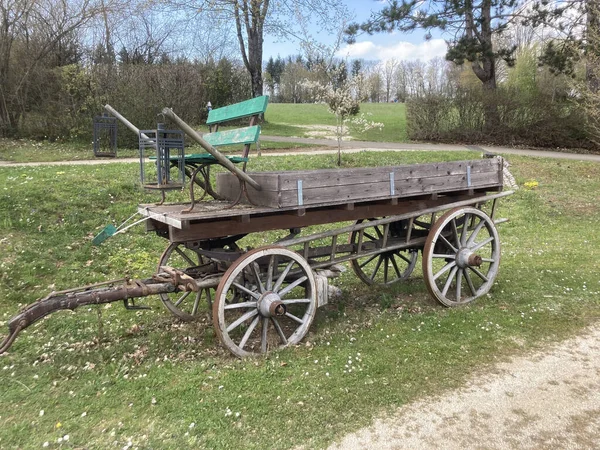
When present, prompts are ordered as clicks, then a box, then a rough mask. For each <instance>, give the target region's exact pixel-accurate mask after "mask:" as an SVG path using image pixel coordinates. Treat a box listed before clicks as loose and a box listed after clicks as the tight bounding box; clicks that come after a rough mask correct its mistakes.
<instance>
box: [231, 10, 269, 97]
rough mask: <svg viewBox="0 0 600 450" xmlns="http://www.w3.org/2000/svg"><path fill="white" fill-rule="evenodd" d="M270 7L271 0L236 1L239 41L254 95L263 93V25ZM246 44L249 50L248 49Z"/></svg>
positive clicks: (236, 23)
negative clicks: (243, 31)
mask: <svg viewBox="0 0 600 450" xmlns="http://www.w3.org/2000/svg"><path fill="white" fill-rule="evenodd" d="M268 9H269V0H242V1H241V2H238V1H235V6H234V13H235V26H236V30H237V38H238V43H239V44H240V50H241V52H242V60H243V61H244V66H246V69H247V70H248V73H249V74H250V80H251V83H252V97H258V96H260V95H263V80H262V55H263V41H264V38H263V26H264V23H265V18H266V16H267V12H268ZM242 24H243V26H244V29H245V30H246V36H247V39H248V42H247V43H246V42H245V39H244V34H243V33H242ZM246 46H247V47H248V51H246Z"/></svg>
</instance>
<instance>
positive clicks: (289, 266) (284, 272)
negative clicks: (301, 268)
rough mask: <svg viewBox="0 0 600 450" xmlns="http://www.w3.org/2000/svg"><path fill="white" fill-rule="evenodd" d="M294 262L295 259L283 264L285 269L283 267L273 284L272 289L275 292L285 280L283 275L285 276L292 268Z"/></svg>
mask: <svg viewBox="0 0 600 450" xmlns="http://www.w3.org/2000/svg"><path fill="white" fill-rule="evenodd" d="M294 263H295V261H290V262H289V263H288V265H287V266H285V269H283V272H281V275H279V278H277V281H276V282H275V286H273V291H275V292H277V290H278V289H279V287H280V286H281V283H283V282H284V281H285V277H287V275H288V273H290V270H291V269H292V266H293V265H294Z"/></svg>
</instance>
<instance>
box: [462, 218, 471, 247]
mask: <svg viewBox="0 0 600 450" xmlns="http://www.w3.org/2000/svg"><path fill="white" fill-rule="evenodd" d="M470 217H471V214H465V216H464V222H463V226H462V229H461V230H460V246H461V247H464V246H465V245H467V232H468V231H469V220H470Z"/></svg>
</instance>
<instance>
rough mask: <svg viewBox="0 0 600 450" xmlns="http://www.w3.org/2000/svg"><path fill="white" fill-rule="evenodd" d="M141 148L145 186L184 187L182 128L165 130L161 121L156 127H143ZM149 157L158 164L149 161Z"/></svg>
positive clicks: (141, 163)
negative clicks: (151, 164) (151, 128)
mask: <svg viewBox="0 0 600 450" xmlns="http://www.w3.org/2000/svg"><path fill="white" fill-rule="evenodd" d="M139 149H140V178H141V181H142V186H143V187H144V188H146V189H158V190H162V191H163V192H164V191H166V190H170V189H182V188H183V186H184V181H185V160H184V137H183V131H180V130H166V129H165V128H164V124H162V123H159V124H158V125H157V126H156V130H140V134H139ZM146 157H148V158H149V159H150V160H151V161H154V162H155V164H154V165H153V166H149V165H147V163H146V162H145V158H146ZM150 167H152V168H150Z"/></svg>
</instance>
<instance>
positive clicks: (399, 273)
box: [390, 255, 404, 278]
mask: <svg viewBox="0 0 600 450" xmlns="http://www.w3.org/2000/svg"><path fill="white" fill-rule="evenodd" d="M398 256H400V257H402V255H398ZM390 259H391V261H392V267H393V268H394V270H395V271H396V275H398V278H402V272H400V269H399V268H398V264H397V263H396V258H394V257H393V256H392V257H391V258H390ZM403 259H404V258H403Z"/></svg>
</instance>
